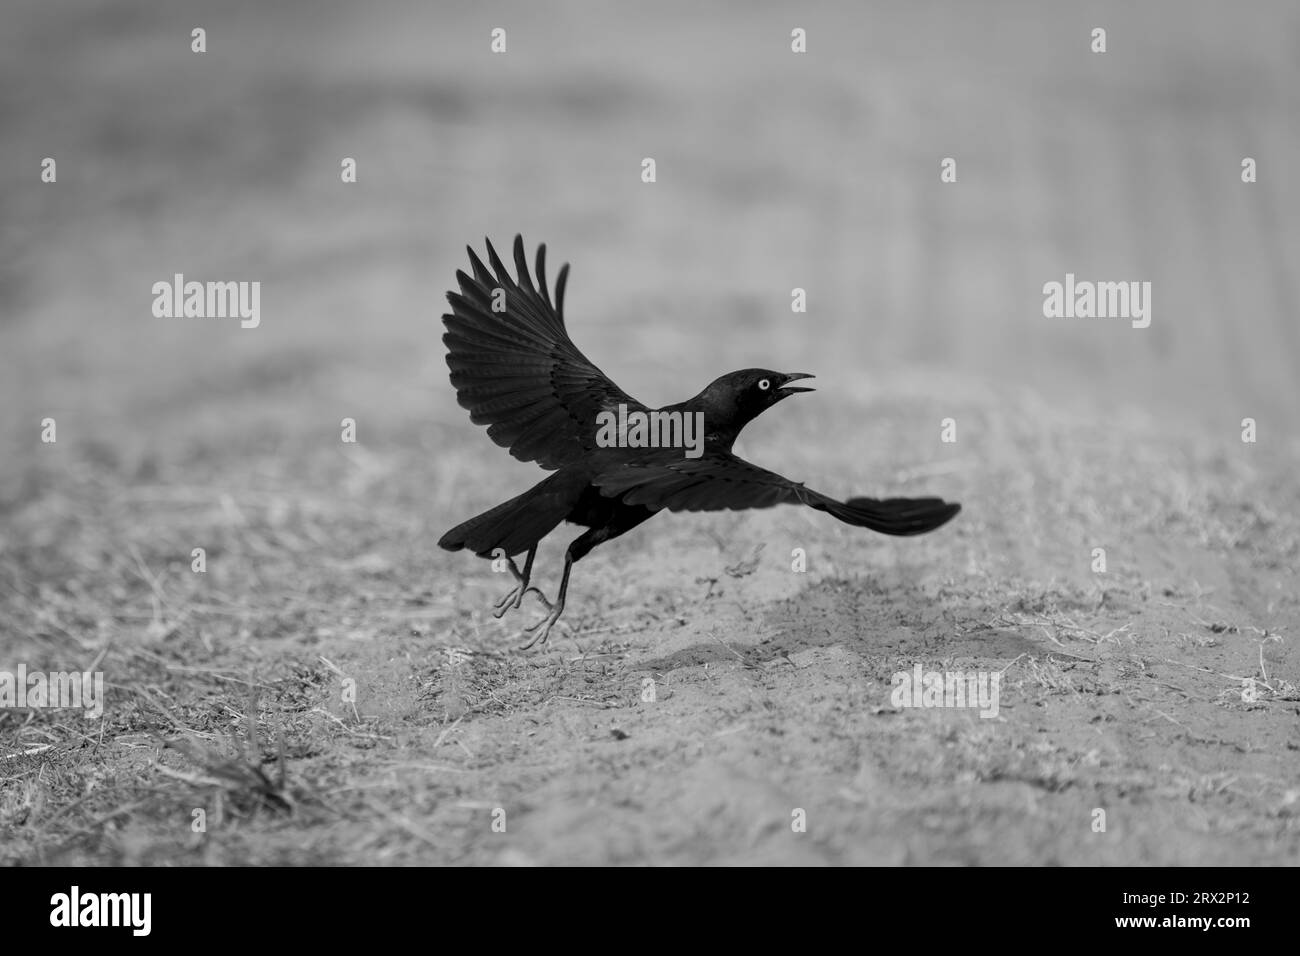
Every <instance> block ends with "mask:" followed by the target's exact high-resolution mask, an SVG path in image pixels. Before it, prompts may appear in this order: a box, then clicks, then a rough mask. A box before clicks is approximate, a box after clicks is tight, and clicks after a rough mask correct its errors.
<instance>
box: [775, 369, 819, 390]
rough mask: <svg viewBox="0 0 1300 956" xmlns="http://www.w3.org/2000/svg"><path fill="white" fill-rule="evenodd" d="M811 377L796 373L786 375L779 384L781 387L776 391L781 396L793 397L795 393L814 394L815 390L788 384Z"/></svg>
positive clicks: (805, 373)
mask: <svg viewBox="0 0 1300 956" xmlns="http://www.w3.org/2000/svg"><path fill="white" fill-rule="evenodd" d="M812 377H813V376H812V375H810V374H809V373H807V372H796V373H794V374H793V375H787V376H785V382H782V383H781V387H780V388H778V389H777V391H778V392H779V393H780V394H782V395H793V394H794V393H795V392H815V391H817V389H815V388H804V387H803V386H802V385H790V384H788V383H789V382H797V381H799V380H800V379H804V378H812Z"/></svg>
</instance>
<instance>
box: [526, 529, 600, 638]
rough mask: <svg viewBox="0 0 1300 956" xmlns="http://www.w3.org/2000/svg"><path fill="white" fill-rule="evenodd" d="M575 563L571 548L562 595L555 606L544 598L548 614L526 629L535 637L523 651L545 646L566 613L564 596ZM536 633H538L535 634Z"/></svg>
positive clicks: (566, 556) (557, 598)
mask: <svg viewBox="0 0 1300 956" xmlns="http://www.w3.org/2000/svg"><path fill="white" fill-rule="evenodd" d="M584 553H585V552H584ZM573 561H574V557H573V548H572V546H570V548H569V550H568V551H566V552H565V554H564V576H563V577H562V578H560V593H559V594H558V595H556V597H555V603H554V604H552V603H550V602H549V601H547V600H546V598H542V602H543V603H544V604H545V605H546V610H547V612H548V613H547V615H546V617H544V618H542V619H541V620H540V621H538V622H537V623H536V624H533V625H530V626H529V627H526V628H524V633H525V634H532V635H533V636H532V638H531V639H530V640H529V641H528V643H527V644H524V645H523V646H522V647H520V648H519V649H520V650H521V651H526V650H528V649H529V648H530V647H532V646H533V645H534V644H545V643H546V639H547V638H548V637H550V636H551V628H553V627H554V626H555V622H556V621H558V620H559V619H560V615H561V614H563V613H564V595H565V594H566V593H567V592H568V590H569V571H570V570H571V569H572V568H573ZM537 593H538V595H539V596H540V595H541V592H540V591H538V592H537ZM534 631H536V632H537V633H536V634H533V632H534Z"/></svg>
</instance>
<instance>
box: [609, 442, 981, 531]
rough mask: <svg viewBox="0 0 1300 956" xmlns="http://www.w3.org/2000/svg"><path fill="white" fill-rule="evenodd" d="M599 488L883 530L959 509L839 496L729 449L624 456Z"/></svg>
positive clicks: (706, 507) (694, 507)
mask: <svg viewBox="0 0 1300 956" xmlns="http://www.w3.org/2000/svg"><path fill="white" fill-rule="evenodd" d="M592 483H593V484H594V485H596V486H597V487H598V488H600V491H601V494H603V495H607V496H609V497H618V496H622V500H623V501H624V502H625V503H627V504H631V505H645V506H646V507H648V508H654V509H660V508H667V509H668V510H669V511H728V510H730V511H736V510H740V509H743V508H770V507H772V506H773V505H778V504H786V503H797V504H804V505H807V506H808V507H810V508H816V509H817V510H818V511H825V512H827V513H829V514H832V515H834V516H835V517H836V518H839V519H840V520H841V521H844V522H847V523H848V524H851V525H857V526H859V527H863V528H870V529H871V530H873V531H879V532H881V533H883V534H894V535H912V534H923V533H924V532H926V531H932V530H934V529H935V528H937V527H939V526H940V525H941V524H943V523H944V522H946V521H948V520H949V519H950V518H952V517H953V515H955V514H957V512H959V511H960V510H961V505H959V504H954V503H950V502H946V501H944V500H943V499H942V498H884V499H879V498H850V499H849V500H848V501H837V500H835V499H834V498H830V497H827V496H826V495H823V494H821V493H820V492H816V491H813V490H812V489H811V488H807V487H805V486H804V485H803V484H802V483H801V482H797V481H791V480H790V479H789V478H783V477H782V476H781V475H778V474H777V473H776V472H773V471H768V470H767V469H765V468H759V467H758V466H757V465H751V464H750V463H749V462H747V461H745V460H744V459H743V458H737V457H736V456H735V455H732V454H730V453H716V454H706V455H704V456H702V457H700V458H685V457H681V456H680V452H677V453H675V454H674V455H673V456H672V457H671V458H670V457H667V456H665V455H663V454H659V455H653V456H647V457H645V458H642V459H638V460H634V461H630V462H625V463H623V464H620V465H617V466H615V467H613V468H611V469H609V470H608V471H605V472H603V473H602V474H600V475H597V476H596V477H595V478H594V479H593V481H592Z"/></svg>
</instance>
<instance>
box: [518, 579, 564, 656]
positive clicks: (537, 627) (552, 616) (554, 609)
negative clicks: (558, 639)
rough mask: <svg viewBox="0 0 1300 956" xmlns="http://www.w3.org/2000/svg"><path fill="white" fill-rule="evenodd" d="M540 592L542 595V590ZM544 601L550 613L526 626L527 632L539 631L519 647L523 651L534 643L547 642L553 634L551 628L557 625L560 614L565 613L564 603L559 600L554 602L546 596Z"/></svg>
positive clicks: (525, 631)
mask: <svg viewBox="0 0 1300 956" xmlns="http://www.w3.org/2000/svg"><path fill="white" fill-rule="evenodd" d="M538 593H539V596H540V592H538ZM542 601H543V602H544V603H545V604H546V609H547V612H548V613H547V615H546V617H544V618H542V619H541V620H540V621H538V622H537V623H536V624H530V625H529V626H528V627H526V628H524V633H525V634H533V632H534V631H536V632H537V633H536V634H533V636H532V638H531V639H530V640H529V641H528V643H527V644H524V645H522V646H521V647H520V648H519V649H520V650H521V651H526V650H528V649H529V648H531V647H532V646H533V645H534V644H545V643H546V639H547V638H549V637H550V636H551V628H553V627H554V626H555V622H556V621H558V620H559V619H560V615H561V614H562V613H564V605H563V604H561V603H560V602H558V601H557V602H556V603H554V604H552V603H550V602H549V601H547V600H546V598H542Z"/></svg>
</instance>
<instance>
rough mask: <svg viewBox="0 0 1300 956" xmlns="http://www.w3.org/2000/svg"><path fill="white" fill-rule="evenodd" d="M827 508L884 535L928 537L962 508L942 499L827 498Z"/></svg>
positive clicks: (837, 515)
mask: <svg viewBox="0 0 1300 956" xmlns="http://www.w3.org/2000/svg"><path fill="white" fill-rule="evenodd" d="M824 509H825V510H826V511H828V512H829V513H831V514H833V515H834V516H835V517H837V518H839V519H840V520H841V521H843V522H846V523H847V524H851V525H856V526H858V527H860V528H870V529H871V530H872V531H879V532H880V533H881V534H896V535H909V534H924V533H925V532H927V531H933V530H934V529H935V528H937V527H939V526H940V525H942V524H944V523H945V522H947V521H949V520H950V519H951V518H952V517H953V515H955V514H957V512H959V511H961V505H959V504H954V503H951V502H947V501H944V500H943V499H942V498H883V499H881V498H850V499H849V500H848V501H844V502H840V501H835V500H834V499H830V498H828V499H826V500H825V504H824Z"/></svg>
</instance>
